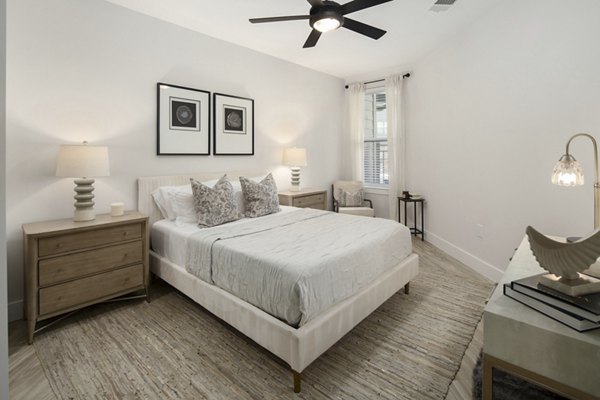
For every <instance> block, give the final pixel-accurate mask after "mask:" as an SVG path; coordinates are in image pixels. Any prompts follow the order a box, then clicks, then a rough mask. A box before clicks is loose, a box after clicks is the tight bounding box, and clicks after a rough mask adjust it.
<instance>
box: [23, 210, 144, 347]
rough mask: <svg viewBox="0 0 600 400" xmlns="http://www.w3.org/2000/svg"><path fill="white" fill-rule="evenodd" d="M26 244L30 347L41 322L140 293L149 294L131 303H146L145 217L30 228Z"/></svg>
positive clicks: (99, 217)
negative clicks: (142, 301) (129, 294)
mask: <svg viewBox="0 0 600 400" xmlns="http://www.w3.org/2000/svg"><path fill="white" fill-rule="evenodd" d="M23 238H24V244H25V314H26V317H27V328H28V334H29V343H30V344H31V343H32V342H33V334H34V333H35V332H36V324H37V322H39V321H42V320H46V319H49V318H52V317H56V316H58V315H61V314H65V313H69V312H72V311H75V310H78V309H80V308H83V307H86V306H89V305H92V304H96V303H100V302H102V301H105V300H109V299H113V298H115V297H119V296H122V295H125V294H128V293H132V292H135V291H138V290H144V294H143V295H139V296H133V297H128V299H130V298H139V297H147V294H148V283H149V271H148V266H149V259H148V217H147V216H145V215H142V214H140V213H138V212H127V213H125V215H123V216H121V217H111V216H110V215H109V214H102V215H97V216H96V219H95V220H93V221H85V222H74V221H73V220H72V219H62V220H56V221H47V222H39V223H31V224H25V225H23ZM46 326H48V325H45V326H43V327H41V328H40V329H43V328H45V327H46ZM40 329H38V331H39V330H40Z"/></svg>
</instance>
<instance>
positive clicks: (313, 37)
mask: <svg viewBox="0 0 600 400" xmlns="http://www.w3.org/2000/svg"><path fill="white" fill-rule="evenodd" d="M320 37H321V32H319V31H318V30H316V29H313V30H312V32H311V33H310V35H308V39H306V42H304V46H302V47H304V48H305V49H306V48H308V47H315V45H316V44H317V41H318V40H319V38H320Z"/></svg>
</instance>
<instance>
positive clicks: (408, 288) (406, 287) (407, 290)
mask: <svg viewBox="0 0 600 400" xmlns="http://www.w3.org/2000/svg"><path fill="white" fill-rule="evenodd" d="M409 292H410V282H408V283H407V284H406V285H404V293H406V294H408V293H409Z"/></svg>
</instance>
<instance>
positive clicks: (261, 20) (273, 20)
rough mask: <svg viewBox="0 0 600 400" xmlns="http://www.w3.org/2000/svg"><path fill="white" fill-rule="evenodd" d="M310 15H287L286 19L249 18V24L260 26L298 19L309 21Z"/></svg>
mask: <svg viewBox="0 0 600 400" xmlns="http://www.w3.org/2000/svg"><path fill="white" fill-rule="evenodd" d="M309 18H310V15H288V16H286V17H266V18H250V22H252V23H253V24H260V23H263V22H280V21H295V20H298V19H309Z"/></svg>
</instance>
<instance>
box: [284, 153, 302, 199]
mask: <svg viewBox="0 0 600 400" xmlns="http://www.w3.org/2000/svg"><path fill="white" fill-rule="evenodd" d="M283 164H284V165H287V166H289V167H290V169H291V170H292V187H291V189H290V190H291V191H292V192H299V191H300V167H306V149H303V148H299V147H289V148H287V149H284V150H283Z"/></svg>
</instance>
